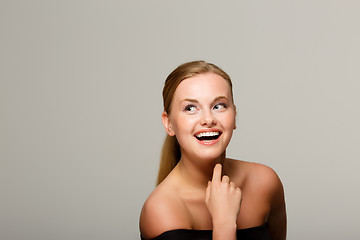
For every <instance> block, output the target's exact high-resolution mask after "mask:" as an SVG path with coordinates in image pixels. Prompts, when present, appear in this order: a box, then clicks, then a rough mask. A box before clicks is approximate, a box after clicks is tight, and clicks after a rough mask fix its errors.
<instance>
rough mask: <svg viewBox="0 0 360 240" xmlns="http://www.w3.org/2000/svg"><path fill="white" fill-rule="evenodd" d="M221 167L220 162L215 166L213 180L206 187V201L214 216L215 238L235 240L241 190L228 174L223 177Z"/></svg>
mask: <svg viewBox="0 0 360 240" xmlns="http://www.w3.org/2000/svg"><path fill="white" fill-rule="evenodd" d="M221 169H222V166H221V165H220V164H217V165H216V166H215V168H214V172H213V178H212V181H211V182H209V184H208V187H207V188H206V199H205V202H206V206H207V208H208V210H209V212H210V214H211V217H212V223H213V240H225V239H226V240H235V239H236V229H237V226H236V220H237V217H238V215H239V211H240V202H241V190H240V188H236V187H235V184H234V183H232V182H230V179H229V177H228V176H223V177H222V179H221Z"/></svg>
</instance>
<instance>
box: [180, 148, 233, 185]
mask: <svg viewBox="0 0 360 240" xmlns="http://www.w3.org/2000/svg"><path fill="white" fill-rule="evenodd" d="M225 160H226V158H225V152H224V153H223V154H221V155H220V156H219V157H218V158H216V159H211V160H210V159H208V160H204V159H198V160H194V159H189V158H187V157H186V156H182V157H181V159H180V161H179V164H178V165H177V166H176V168H177V171H178V174H179V176H180V178H181V181H182V182H183V183H184V184H185V185H187V187H191V188H197V189H205V188H206V186H207V184H208V181H211V179H212V175H213V169H214V167H215V165H216V164H217V163H220V164H222V165H224V163H225Z"/></svg>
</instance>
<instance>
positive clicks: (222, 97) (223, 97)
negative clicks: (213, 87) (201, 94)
mask: <svg viewBox="0 0 360 240" xmlns="http://www.w3.org/2000/svg"><path fill="white" fill-rule="evenodd" d="M220 99H225V100H226V101H229V99H228V98H227V97H225V96H219V97H216V98H215V99H214V101H213V102H216V101H219V100H220Z"/></svg>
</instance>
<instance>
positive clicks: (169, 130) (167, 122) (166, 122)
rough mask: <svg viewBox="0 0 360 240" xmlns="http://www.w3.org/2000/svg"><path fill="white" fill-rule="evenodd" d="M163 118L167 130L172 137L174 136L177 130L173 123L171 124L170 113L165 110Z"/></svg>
mask: <svg viewBox="0 0 360 240" xmlns="http://www.w3.org/2000/svg"><path fill="white" fill-rule="evenodd" d="M161 118H162V123H163V125H164V128H165V131H166V132H167V134H168V135H169V136H171V137H172V136H174V135H175V132H174V130H173V128H172V125H171V123H170V119H169V115H168V114H167V112H165V111H164V112H163V113H162V114H161Z"/></svg>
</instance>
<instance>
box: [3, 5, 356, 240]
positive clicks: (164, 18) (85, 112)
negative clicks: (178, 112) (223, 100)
mask: <svg viewBox="0 0 360 240" xmlns="http://www.w3.org/2000/svg"><path fill="white" fill-rule="evenodd" d="M359 12H360V2H359V1H348V0H344V1H340V0H339V1H332V0H322V1H320V0H311V1H310V0H303V1H300V0H296V1H285V0H281V1H176V2H175V1H78V0H76V1H73V0H72V1H69V0H68V1H10V0H9V1H4V0H1V1H0V31H1V32H0V34H1V38H0V68H1V71H0V81H1V82H0V110H1V118H0V121H1V124H0V160H1V162H0V195H1V196H0V239H4V240H10V239H21V240H22V239H138V235H139V232H138V217H139V213H140V210H141V206H142V204H143V202H144V201H145V199H146V197H147V196H148V194H149V193H150V192H151V191H152V189H153V187H154V183H155V178H156V173H157V167H158V159H159V152H160V148H161V145H162V141H163V139H164V136H165V132H164V130H163V128H162V125H161V117H160V115H161V111H162V100H161V91H162V86H163V82H164V79H165V77H166V76H167V75H168V74H169V73H170V71H172V70H173V69H174V68H175V67H176V66H177V65H179V64H180V63H183V62H185V61H189V60H198V59H204V60H207V61H210V62H214V63H216V64H218V65H219V66H220V67H222V68H223V69H224V70H225V71H227V72H228V73H229V74H230V76H231V77H232V79H233V81H234V92H235V103H236V105H237V108H238V116H237V124H238V129H237V130H236V132H235V135H234V138H233V140H232V142H231V145H230V146H229V149H228V155H229V156H231V157H234V158H238V159H244V160H248V161H253V162H260V163H264V164H266V165H269V166H271V167H272V168H274V169H275V170H276V172H277V173H278V174H279V176H280V178H281V179H282V181H283V184H284V187H285V191H286V202H287V211H288V238H289V239H359V238H360V233H359V231H358V230H357V229H358V227H359V226H358V225H359V215H360V207H359V202H360V193H359V187H358V185H359V184H358V183H359V180H360V177H359V174H358V172H359V170H360V164H359V160H360V150H359V143H360V139H359V136H360V127H359V122H360V114H359V102H360V96H359V91H360V83H359V80H360V67H359V64H360V46H359V43H360V27H359V23H360V14H359Z"/></svg>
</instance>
